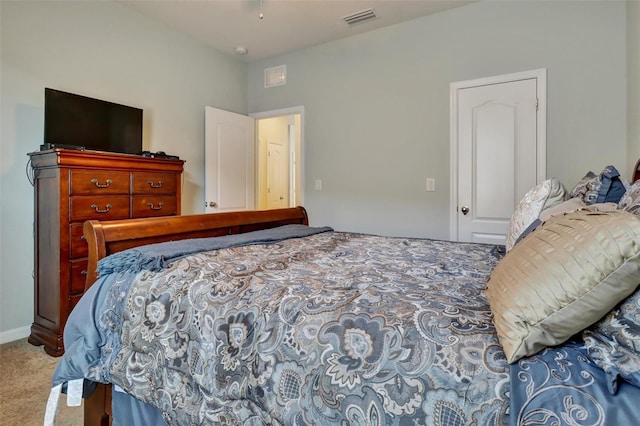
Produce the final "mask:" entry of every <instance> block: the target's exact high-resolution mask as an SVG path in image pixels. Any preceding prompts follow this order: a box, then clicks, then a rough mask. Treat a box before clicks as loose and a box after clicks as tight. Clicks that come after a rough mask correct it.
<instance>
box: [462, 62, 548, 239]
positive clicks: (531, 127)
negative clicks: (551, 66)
mask: <svg viewBox="0 0 640 426" xmlns="http://www.w3.org/2000/svg"><path fill="white" fill-rule="evenodd" d="M463 83H464V82H463ZM463 83H458V85H457V87H456V88H455V93H454V97H452V99H453V100H454V103H455V107H456V108H455V112H454V111H453V108H452V121H455V129H454V127H453V125H452V135H453V136H455V138H456V139H455V140H453V138H452V152H453V151H454V148H455V151H456V152H455V158H454V155H452V161H454V162H455V164H454V165H453V166H454V167H452V169H457V175H456V176H455V177H453V176H452V182H454V181H455V182H457V188H455V189H456V190H455V191H454V190H452V194H453V193H454V192H456V193H457V194H456V199H455V200H453V201H452V204H453V202H455V211H454V212H453V214H454V217H453V219H452V221H454V222H455V223H454V227H452V229H453V228H455V231H456V235H453V239H455V240H458V241H471V242H479V243H490V244H504V243H505V240H506V233H507V228H508V225H509V220H510V218H511V215H512V214H513V211H514V209H515V207H516V206H517V205H518V202H519V201H520V199H521V198H522V197H523V196H524V194H525V193H526V192H527V191H528V190H529V189H531V188H532V187H534V186H535V185H536V184H537V183H539V182H541V181H542V180H544V178H545V168H546V166H545V158H544V156H545V153H546V149H545V146H544V145H545V144H546V138H545V137H544V135H545V134H546V130H545V126H546V125H545V120H544V119H543V118H542V116H543V115H544V109H543V108H540V106H541V104H542V103H541V99H540V98H541V97H542V98H544V96H543V93H544V91H541V86H542V85H544V84H545V79H544V78H541V73H540V72H535V73H534V74H533V75H531V74H529V73H520V74H512V75H509V76H499V77H493V78H491V79H487V80H476V81H473V82H467V83H469V84H466V85H465V84H463ZM452 207H453V206H452ZM452 210H454V209H452Z"/></svg>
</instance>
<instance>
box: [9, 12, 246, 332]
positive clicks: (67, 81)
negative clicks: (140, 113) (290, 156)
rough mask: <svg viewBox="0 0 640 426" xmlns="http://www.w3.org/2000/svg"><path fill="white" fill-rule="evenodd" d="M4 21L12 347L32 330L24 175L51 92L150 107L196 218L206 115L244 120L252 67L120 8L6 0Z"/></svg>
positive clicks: (158, 142)
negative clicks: (226, 113)
mask: <svg viewBox="0 0 640 426" xmlns="http://www.w3.org/2000/svg"><path fill="white" fill-rule="evenodd" d="M0 12H1V13H0V14H1V22H0V31H1V34H0V36H1V43H2V44H1V69H0V73H1V80H0V84H1V89H2V93H1V106H2V115H1V120H2V122H1V127H2V133H1V135H2V144H1V149H0V155H1V156H2V158H1V159H0V164H1V168H2V169H1V170H2V173H1V182H0V219H1V226H0V245H1V249H0V255H1V261H0V268H1V269H0V341H6V340H9V339H11V338H12V336H13V335H14V334H15V332H17V333H24V330H25V329H26V328H27V327H28V326H29V325H30V324H31V322H32V321H33V278H32V271H33V238H32V235H33V233H32V229H33V190H32V187H31V186H30V185H29V182H28V180H27V177H26V174H25V168H26V165H27V159H28V157H27V153H28V152H32V151H37V150H38V149H39V146H40V144H41V143H42V138H43V120H44V115H43V102H44V88H45V87H52V88H56V89H61V90H66V91H69V92H73V93H78V94H82V95H87V96H91V97H96V98H100V99H106V100H110V101H115V102H119V103H122V104H126V105H132V106H137V107H140V108H143V109H144V128H143V135H144V136H143V137H144V147H145V149H148V150H151V151H158V150H164V151H166V152H167V153H171V154H176V155H179V156H180V157H181V158H182V159H184V160H186V164H185V173H184V184H183V204H182V210H183V213H185V214H187V213H196V212H198V213H199V212H202V211H203V208H202V203H203V200H204V188H203V182H204V160H203V159H204V145H203V141H204V107H205V106H206V105H214V106H216V107H219V108H224V109H228V110H231V111H235V112H239V113H246V112H247V111H246V93H247V87H246V69H247V66H246V64H244V63H241V62H239V61H238V60H237V59H235V58H232V57H230V56H227V55H224V54H222V53H221V52H219V51H216V50H213V49H211V48H208V47H205V46H204V45H203V44H200V43H197V42H195V41H194V40H193V39H190V38H188V37H186V36H184V35H180V34H178V33H176V32H174V31H172V30H170V29H168V28H167V27H165V26H163V25H161V24H158V23H155V22H152V21H150V20H148V19H146V18H144V17H142V16H141V15H139V14H138V13H137V12H133V11H131V10H130V9H128V8H126V7H124V6H122V5H121V4H118V3H116V2H61V1H43V2H30V1H20V2H15V1H1V2H0ZM16 329H18V331H16ZM18 337H21V336H18Z"/></svg>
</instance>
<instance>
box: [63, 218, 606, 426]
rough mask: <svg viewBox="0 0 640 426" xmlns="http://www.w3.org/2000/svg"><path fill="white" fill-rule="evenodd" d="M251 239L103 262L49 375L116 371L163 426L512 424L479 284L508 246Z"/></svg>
mask: <svg viewBox="0 0 640 426" xmlns="http://www.w3.org/2000/svg"><path fill="white" fill-rule="evenodd" d="M271 232H274V231H271ZM256 237H257V238H260V235H257V236H256ZM257 241H258V243H257V244H250V243H247V242H244V243H242V244H240V245H239V246H235V245H233V244H232V245H231V246H229V247H225V248H218V249H216V250H207V251H202V252H200V251H198V252H193V253H190V254H185V253H183V251H184V245H183V247H181V248H179V249H178V250H176V251H175V252H176V253H178V255H177V256H167V253H168V252H165V251H164V250H165V249H167V248H166V247H164V248H162V250H163V252H162V254H161V256H162V257H163V259H164V261H163V262H164V263H165V264H166V265H165V266H166V267H165V268H164V269H161V270H153V271H151V270H145V269H142V270H141V271H139V272H132V271H129V270H127V271H120V272H113V273H111V274H108V275H104V276H102V277H101V278H100V279H99V280H98V282H97V283H96V284H95V285H94V286H93V287H91V289H90V290H89V291H88V292H87V293H86V294H85V296H84V297H83V298H82V300H81V301H80V302H79V304H78V305H77V307H76V308H75V309H74V311H73V312H72V314H71V316H70V317H69V320H68V323H67V327H66V329H65V336H64V337H65V355H64V357H63V358H62V360H61V362H60V364H59V366H58V368H57V370H56V373H55V374H54V385H55V384H58V383H61V382H65V381H67V380H71V379H76V378H82V377H84V378H87V379H90V380H93V381H98V382H104V383H114V384H116V385H118V386H120V387H121V388H122V389H124V391H126V392H127V393H129V394H131V395H133V396H134V397H136V398H137V399H139V400H140V401H144V402H146V403H148V404H150V405H152V406H154V407H156V408H157V409H158V410H159V411H160V412H161V413H162V415H163V419H164V421H165V422H166V423H167V424H169V425H187V424H214V425H235V424H244V425H262V424H273V425H311V424H316V425H345V426H346V425H376V424H377V425H405V424H406V425H409V424H411V425H413V424H420V425H447V426H449V425H451V426H455V425H472V424H473V425H507V424H508V423H509V415H508V412H509V387H510V379H509V365H508V364H507V363H506V361H505V356H504V353H503V351H502V348H501V346H500V344H499V342H498V339H497V336H496V333H495V329H494V326H493V322H492V315H491V311H490V309H489V305H488V302H487V300H486V297H485V292H484V289H485V283H486V279H487V277H488V276H489V274H490V272H491V270H492V269H493V267H494V266H495V264H496V263H497V262H498V260H499V258H500V250H499V247H497V246H491V245H482V244H467V243H452V242H446V241H435V240H426V239H410V238H389V237H378V236H372V235H362V234H354V233H344V232H333V231H330V230H327V229H322V230H318V232H317V233H315V232H311V233H309V232H306V234H305V235H301V236H300V237H295V236H294V238H291V235H287V237H286V238H283V239H279V238H273V239H270V240H269V241H264V240H257ZM198 244H200V243H198ZM215 244H217V243H215ZM170 250H173V249H170ZM148 253H150V252H148ZM148 253H147V254H148ZM156 254H157V251H156ZM151 263H153V262H151ZM151 269H157V268H151ZM114 271H115V269H114ZM561 365H565V364H562V363H561ZM552 376H553V377H556V374H555V373H553V374H552ZM578 376H579V375H574V377H573V378H572V380H573V379H576V378H580V377H578ZM517 377H522V376H517ZM536 377H538V376H536ZM537 380H538V379H537V378H535V379H532V380H530V383H531V382H535V385H531V384H529V383H526V381H524V382H523V381H522V380H521V381H520V382H519V383H517V382H515V381H514V377H513V373H512V377H511V385H512V386H519V387H521V386H522V383H525V384H524V388H526V391H527V392H528V391H529V390H530V389H531V388H532V387H536V386H538V382H537ZM546 383H548V384H551V383H552V382H551V381H547V382H546ZM541 386H542V387H544V386H546V384H545V383H542V384H541ZM563 386H568V387H571V386H577V387H578V388H583V382H582V381H578V382H572V381H566V382H565V383H564V385H563ZM605 389H606V385H605ZM517 392H521V390H518V391H517ZM579 393H580V392H578V393H576V395H577V396H576V398H580V397H582V396H584V397H587V398H590V397H589V394H588V393H586V394H585V393H584V392H583V394H584V395H582V396H580V395H578V394H579ZM512 394H513V390H512ZM518 395H519V396H518V397H517V398H519V399H516V400H515V401H529V399H530V398H529V396H530V394H527V393H525V395H527V397H526V398H523V397H522V396H521V394H520V393H519V394H518ZM572 401H574V402H575V403H576V404H582V402H580V401H579V400H578V399H575V400H572ZM512 402H513V401H512ZM518 403H519V404H522V403H521V402H518ZM512 407H513V406H512ZM512 410H513V408H512ZM517 415H518V416H519V415H520V412H519V409H518V413H517ZM574 417H575V418H579V416H574ZM518 418H521V417H518ZM527 418H533V417H527ZM574 424H582V423H579V422H576V423H574ZM587 424H591V423H587ZM596 424H597V423H596ZM607 424H608V423H607Z"/></svg>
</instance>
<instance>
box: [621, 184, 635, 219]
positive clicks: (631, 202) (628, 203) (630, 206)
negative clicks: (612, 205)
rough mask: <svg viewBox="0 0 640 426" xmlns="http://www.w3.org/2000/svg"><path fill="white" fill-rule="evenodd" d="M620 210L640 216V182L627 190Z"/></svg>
mask: <svg viewBox="0 0 640 426" xmlns="http://www.w3.org/2000/svg"><path fill="white" fill-rule="evenodd" d="M618 208H619V209H620V210H624V211H626V212H629V213H633V214H635V215H637V216H640V180H639V181H637V182H636V183H634V184H633V185H631V187H630V188H629V189H627V192H625V193H624V195H623V196H622V199H621V200H620V202H619V203H618Z"/></svg>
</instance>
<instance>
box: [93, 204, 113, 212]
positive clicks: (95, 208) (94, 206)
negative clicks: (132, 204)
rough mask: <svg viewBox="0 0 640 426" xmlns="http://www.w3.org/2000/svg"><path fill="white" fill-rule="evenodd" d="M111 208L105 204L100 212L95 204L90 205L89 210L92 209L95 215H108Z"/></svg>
mask: <svg viewBox="0 0 640 426" xmlns="http://www.w3.org/2000/svg"><path fill="white" fill-rule="evenodd" d="M111 207H112V206H111V204H107V205H106V206H105V209H104V210H100V207H98V205H97V204H91V208H92V209H94V210H95V211H96V213H109V211H110V210H111Z"/></svg>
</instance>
